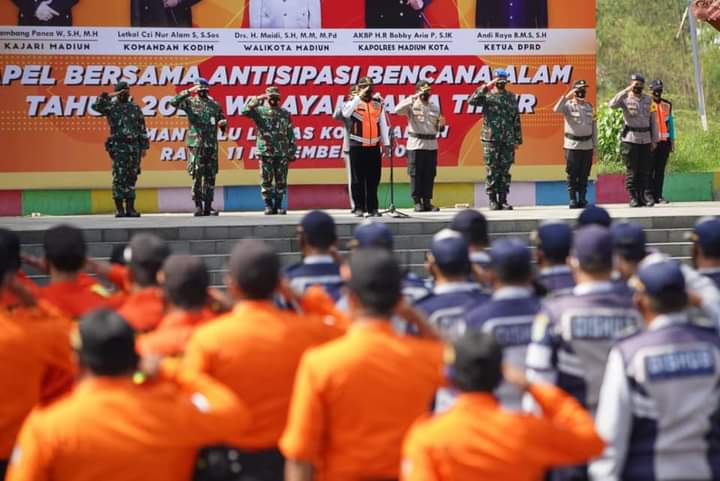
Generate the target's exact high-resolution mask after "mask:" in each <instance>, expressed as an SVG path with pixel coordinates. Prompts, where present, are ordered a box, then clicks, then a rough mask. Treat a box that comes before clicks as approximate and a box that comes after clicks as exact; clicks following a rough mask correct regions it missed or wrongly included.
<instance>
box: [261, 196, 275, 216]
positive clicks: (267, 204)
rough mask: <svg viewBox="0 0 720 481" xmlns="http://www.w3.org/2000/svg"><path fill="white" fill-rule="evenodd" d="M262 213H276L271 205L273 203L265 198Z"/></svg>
mask: <svg viewBox="0 0 720 481" xmlns="http://www.w3.org/2000/svg"><path fill="white" fill-rule="evenodd" d="M263 214H265V215H275V214H277V212H275V207H274V206H273V203H272V201H271V200H270V199H267V200H265V210H264V211H263Z"/></svg>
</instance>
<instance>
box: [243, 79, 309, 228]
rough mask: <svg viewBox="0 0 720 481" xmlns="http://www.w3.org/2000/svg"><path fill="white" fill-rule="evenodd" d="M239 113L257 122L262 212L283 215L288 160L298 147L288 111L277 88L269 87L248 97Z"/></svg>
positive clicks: (284, 212) (293, 157)
mask: <svg viewBox="0 0 720 481" xmlns="http://www.w3.org/2000/svg"><path fill="white" fill-rule="evenodd" d="M263 100H267V102H268V105H267V106H265V105H262V102H263ZM242 114H243V115H245V116H247V117H250V118H251V119H252V120H253V121H254V122H255V124H256V125H257V130H258V132H257V146H256V149H257V155H258V156H259V157H260V166H261V169H262V196H263V200H264V201H265V215H273V214H280V215H284V214H286V213H287V212H286V211H285V209H283V207H282V203H283V198H284V197H285V191H286V190H287V175H288V163H289V162H293V161H294V160H295V152H296V150H297V146H296V144H295V133H294V132H293V126H292V120H291V118H290V113H289V112H288V111H287V110H285V109H283V108H282V107H280V90H279V89H278V88H277V87H268V88H267V89H266V90H265V94H263V95H260V96H258V97H250V99H249V100H248V102H247V104H245V107H244V108H243V110H242ZM273 179H274V181H275V187H274V188H273Z"/></svg>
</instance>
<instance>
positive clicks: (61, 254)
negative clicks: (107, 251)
mask: <svg viewBox="0 0 720 481" xmlns="http://www.w3.org/2000/svg"><path fill="white" fill-rule="evenodd" d="M43 246H44V248H45V258H46V259H47V261H48V263H49V264H50V265H51V266H52V267H54V268H55V269H57V270H59V271H61V272H69V273H75V272H78V271H80V269H82V267H83V265H85V258H86V256H87V245H86V244H85V236H83V233H82V231H81V230H80V229H78V228H77V227H73V226H70V225H65V224H64V225H59V226H55V227H52V228H50V229H48V230H47V231H46V232H45V239H44V240H43Z"/></svg>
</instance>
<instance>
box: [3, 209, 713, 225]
mask: <svg viewBox="0 0 720 481" xmlns="http://www.w3.org/2000/svg"><path fill="white" fill-rule="evenodd" d="M604 207H605V208H607V209H608V210H609V211H610V215H611V216H612V217H613V218H615V219H625V218H627V219H637V220H642V219H652V218H667V217H677V218H688V217H700V216H710V215H715V216H719V215H720V202H684V203H674V204H669V205H663V206H656V207H653V208H642V209H631V208H629V207H628V206H627V205H625V204H622V205H620V204H616V205H607V206H604ZM328 212H329V213H330V214H332V215H333V216H334V217H335V220H336V222H338V223H339V224H352V223H357V222H358V221H359V219H357V218H355V217H353V216H352V215H351V214H350V213H349V212H348V211H345V210H331V211H328ZM403 212H405V213H407V214H409V215H410V216H411V219H409V220H408V219H395V218H392V217H389V216H387V215H386V216H384V217H383V218H382V220H383V221H384V222H399V223H403V222H408V221H411V222H412V221H415V222H447V221H448V220H450V219H451V218H452V217H453V216H454V215H455V214H456V213H457V212H458V210H457V209H444V210H443V211H441V212H438V213H423V214H417V215H416V214H415V213H414V212H412V211H410V210H407V211H403ZM482 212H483V214H485V215H486V216H487V217H488V219H489V220H491V221H492V220H497V221H519V220H533V221H536V220H545V219H575V218H576V217H577V215H578V214H579V211H578V210H570V209H568V208H567V207H561V206H551V207H518V208H516V209H515V210H513V211H500V212H491V211H488V210H486V209H483V210H482ZM304 214H305V211H293V212H290V213H289V214H288V215H286V216H264V215H262V214H261V213H257V212H228V213H223V214H221V215H220V216H219V217H193V216H192V215H190V214H147V215H143V216H142V217H141V218H140V219H116V218H115V217H113V216H110V215H83V216H40V217H1V218H0V227H5V228H8V229H13V230H18V231H33V230H45V229H47V228H48V227H51V226H53V225H56V224H59V223H70V224H74V225H77V226H79V227H81V228H83V229H132V228H141V229H153V228H177V227H213V226H263V225H267V226H271V225H272V226H281V225H295V224H297V223H298V221H299V219H300V218H301V217H302V216H303V215H304Z"/></svg>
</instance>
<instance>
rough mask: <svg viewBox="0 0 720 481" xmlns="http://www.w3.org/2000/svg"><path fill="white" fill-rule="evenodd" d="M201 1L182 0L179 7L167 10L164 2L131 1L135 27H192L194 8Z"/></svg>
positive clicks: (148, 0)
mask: <svg viewBox="0 0 720 481" xmlns="http://www.w3.org/2000/svg"><path fill="white" fill-rule="evenodd" d="M198 2H200V0H180V2H178V5H177V7H174V8H165V7H164V6H163V1H162V0H131V4H130V23H131V25H132V26H133V27H192V6H193V5H195V4H196V3H198Z"/></svg>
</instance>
